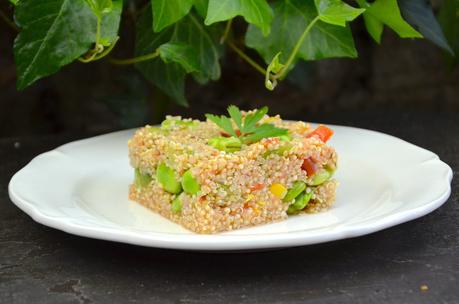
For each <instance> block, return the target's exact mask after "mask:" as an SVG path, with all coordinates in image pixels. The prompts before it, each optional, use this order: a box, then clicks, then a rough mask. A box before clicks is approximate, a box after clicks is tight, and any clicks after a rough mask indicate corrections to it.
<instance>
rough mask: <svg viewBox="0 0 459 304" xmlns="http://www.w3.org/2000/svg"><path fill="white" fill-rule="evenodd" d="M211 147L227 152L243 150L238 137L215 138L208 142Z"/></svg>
mask: <svg viewBox="0 0 459 304" xmlns="http://www.w3.org/2000/svg"><path fill="white" fill-rule="evenodd" d="M207 143H208V144H209V146H212V147H214V148H215V149H217V150H220V151H225V152H236V151H239V150H241V146H242V143H241V140H240V139H239V138H236V137H223V136H221V137H214V138H211V139H209V141H208V142H207Z"/></svg>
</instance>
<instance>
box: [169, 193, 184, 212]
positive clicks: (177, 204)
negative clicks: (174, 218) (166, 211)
mask: <svg viewBox="0 0 459 304" xmlns="http://www.w3.org/2000/svg"><path fill="white" fill-rule="evenodd" d="M171 210H172V212H173V213H180V211H182V200H181V199H180V196H177V197H176V198H174V200H173V201H172V204H171Z"/></svg>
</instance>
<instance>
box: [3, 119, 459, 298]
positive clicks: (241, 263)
mask: <svg viewBox="0 0 459 304" xmlns="http://www.w3.org/2000/svg"><path fill="white" fill-rule="evenodd" d="M303 118H308V119H315V120H322V121H326V122H335V123H340V124H346V125H354V126H360V127H366V128H371V129H375V130H380V131H383V132H387V133H389V134H392V135H395V136H398V137H401V138H403V139H405V140H408V141H410V142H412V143H414V144H417V145H419V146H421V147H424V148H427V149H430V150H432V151H434V152H436V153H437V154H439V156H440V157H441V158H442V159H443V160H444V161H445V162H447V163H448V164H449V165H450V166H451V167H452V168H453V170H454V173H455V174H457V170H458V168H459V136H458V134H459V123H458V122H457V121H458V120H457V115H453V114H435V115H430V114H428V113H404V114H401V113H385V112H380V113H375V112H373V113H336V114H333V115H327V116H323V117H320V116H315V117H303ZM77 137H80V136H59V137H43V136H41V137H34V138H25V137H23V138H9V139H1V140H0V159H1V162H0V185H1V187H0V303H36V304H39V303H200V302H204V303H236V302H240V303H333V304H335V303H429V304H430V303H459V288H458V286H459V283H458V279H459V254H458V253H459V221H458V216H459V206H458V200H459V186H458V182H457V180H456V179H454V180H453V188H452V194H451V197H450V199H449V200H448V202H447V203H446V204H445V205H444V206H442V207H441V208H440V209H438V210H436V211H434V212H433V213H431V214H429V215H427V216H425V217H422V218H420V219H417V220H414V221H411V222H409V223H405V224H402V225H399V226H396V227H393V228H390V229H386V230H384V231H380V232H377V233H374V234H371V235H368V236H364V237H359V238H355V239H348V240H342V241H336V242H332V243H326V244H319V245H314V246H306V247H299V248H290V249H284V250H277V251H271V252H258V253H225V254H222V253H220V254H217V253H196V252H181V251H172V250H161V249H153V248H143V247H136V246H130V245H124V244H117V243H111V242H106V241H98V240H91V239H86V238H82V237H77V236H73V235H69V234H66V233H64V232H60V231H57V230H54V229H51V228H48V227H45V226H42V225H40V224H37V223H35V222H34V221H33V220H32V219H31V218H30V217H29V216H27V215H26V214H24V213H23V212H21V211H20V210H19V209H18V208H17V207H15V206H14V205H13V204H12V203H11V201H10V200H9V198H8V194H7V184H8V181H9V179H10V177H11V176H12V175H13V173H14V172H16V171H17V170H18V169H20V168H21V167H22V166H24V165H25V164H26V163H27V162H28V161H29V160H30V159H31V158H32V157H33V156H35V155H36V154H38V153H41V152H44V151H46V150H49V149H52V148H54V147H56V146H57V145H60V144H62V143H64V142H67V141H69V140H72V139H75V138H77ZM15 143H19V144H15ZM423 285H425V286H427V287H428V290H427V291H421V286H423Z"/></svg>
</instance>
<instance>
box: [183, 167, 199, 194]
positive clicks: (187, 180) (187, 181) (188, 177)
mask: <svg viewBox="0 0 459 304" xmlns="http://www.w3.org/2000/svg"><path fill="white" fill-rule="evenodd" d="M182 188H183V190H184V191H185V192H186V193H189V194H196V193H198V192H199V190H201V185H199V183H198V181H197V180H196V179H195V178H194V177H193V175H192V174H191V170H188V171H186V172H185V173H184V174H183V176H182Z"/></svg>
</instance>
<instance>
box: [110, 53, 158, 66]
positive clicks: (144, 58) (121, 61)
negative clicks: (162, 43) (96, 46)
mask: <svg viewBox="0 0 459 304" xmlns="http://www.w3.org/2000/svg"><path fill="white" fill-rule="evenodd" d="M158 56H159V50H156V51H155V52H154V53H150V54H146V55H142V56H139V57H134V58H129V59H115V58H109V59H108V60H109V61H110V62H111V63H113V64H117V65H127V64H134V63H139V62H143V61H148V60H151V59H154V58H156V57H158Z"/></svg>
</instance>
